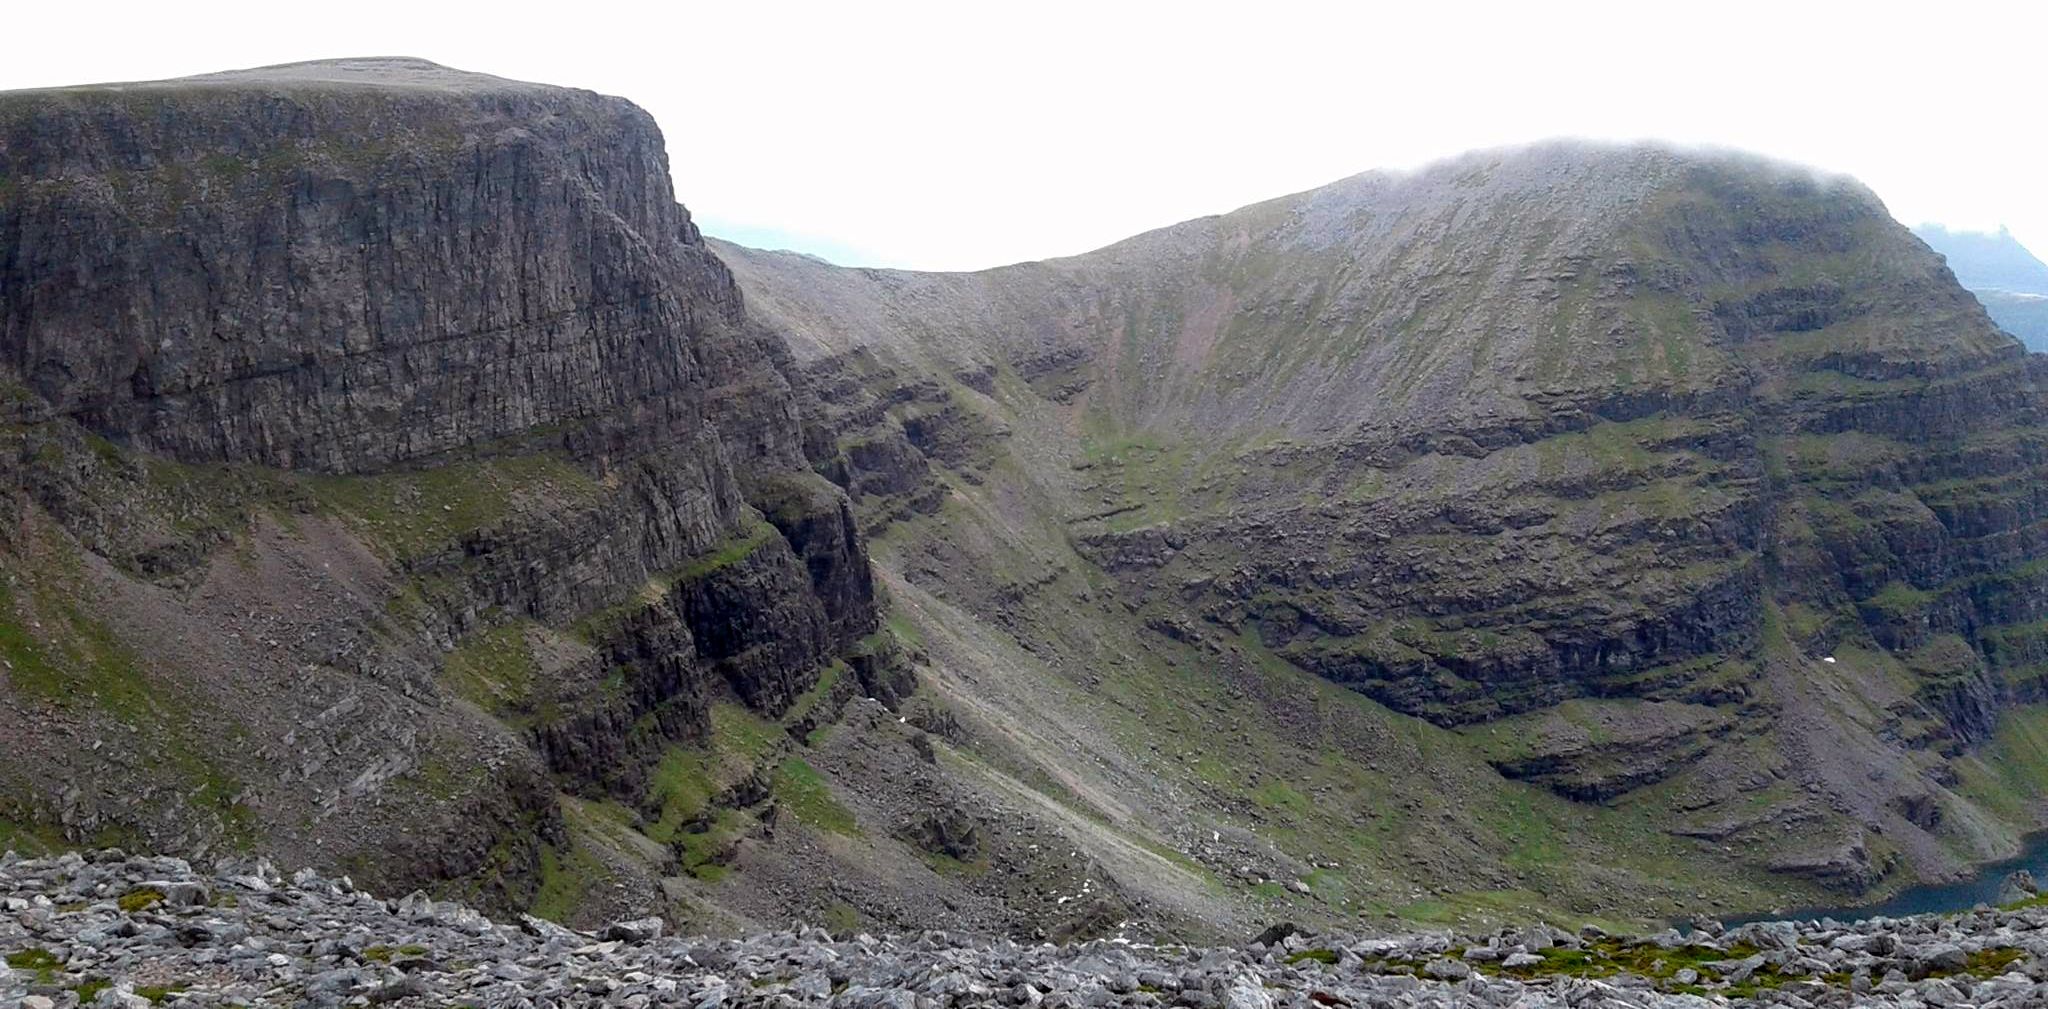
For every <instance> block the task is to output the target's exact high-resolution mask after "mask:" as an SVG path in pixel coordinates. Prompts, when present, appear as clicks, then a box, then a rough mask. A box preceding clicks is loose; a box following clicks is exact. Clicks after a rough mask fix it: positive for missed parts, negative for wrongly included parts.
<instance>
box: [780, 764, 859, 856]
mask: <svg viewBox="0 0 2048 1009" xmlns="http://www.w3.org/2000/svg"><path fill="white" fill-rule="evenodd" d="M775 797H776V798H777V799H780V800H781V801H782V804H783V808H785V809H788V810H789V811H790V813H791V814H793V815H794V816H795V817H796V818H797V819H799V820H802V821H803V822H805V823H807V824H810V825H811V826H813V827H817V828H819V829H821V830H829V831H831V832H833V833H835V834H844V835H847V836H849V837H857V836H859V835H860V825H859V824H857V823H855V822H854V818H853V811H852V810H850V809H847V808H846V807H845V806H843V805H840V803H839V800H837V799H835V798H833V797H832V790H831V787H830V786H828V785H827V784H826V783H825V778H824V776H823V775H820V774H819V773H818V771H817V769H816V768H814V767H812V766H811V765H810V764H808V763H805V762H804V760H803V759H802V758H800V757H788V758H785V759H784V760H783V761H782V764H781V765H780V766H779V767H777V768H776V769H775Z"/></svg>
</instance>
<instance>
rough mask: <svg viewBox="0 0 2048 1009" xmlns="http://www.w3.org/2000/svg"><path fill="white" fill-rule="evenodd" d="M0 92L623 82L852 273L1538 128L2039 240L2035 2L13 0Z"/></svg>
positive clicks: (1070, 230) (2045, 216)
mask: <svg viewBox="0 0 2048 1009" xmlns="http://www.w3.org/2000/svg"><path fill="white" fill-rule="evenodd" d="M14 7H15V9H12V10H10V11H9V12H8V13H7V15H6V17H5V19H4V20H5V23H6V25H7V28H8V34H9V36H10V37H11V38H10V42H9V44H8V46H7V50H8V52H7V57H6V59H5V60H4V61H0V88H18V87H35V86H44V85H60V84H77V83H85V82H90V81H105V80H136V79H147V78H156V77H169V76H177V75H182V74H190V73H200V72H204V71H210V70H221V69H228V68H232V67H244V66H255V65H260V64H266V63H281V62H288V61H293V60H302V59H317V58H323V57H332V56H359V55H410V56H423V57H426V58H429V59H433V60H437V61H439V62H442V63H446V64H449V65H452V66H457V67H462V68H464V69H470V70H479V71H484V72H488V73H494V74H500V75H503V76H507V77H518V78H525V79H529V80H536V81H546V82H550V83H556V84H566V85H575V86H578V87H586V88H592V89H595V90H599V91H604V92H609V93H612V94H619V95H625V96H627V97H629V98H632V99H633V100H634V101H637V102H639V103H640V104H641V105H643V106H645V107H646V108H647V109H649V110H650V111H651V112H653V113H654V115H655V117H656V118H657V119H658V120H659V121H660V122H661V125H662V127H663V129H664V130H665V131H666V132H667V136H668V143H669V151H670V155H671V160H672V162H673V166H674V170H675V177H676V191H677V194H678V195H679V196H680V198H681V199H682V200H683V202H685V203H687V204H688V205H689V206H690V207H691V209H692V210H693V211H694V212H695V213H696V215H697V217H698V220H699V221H700V222H701V223H702V224H703V225H704V227H705V229H706V230H707V231H709V232H711V233H713V234H720V235H725V236H728V237H732V238H735V239H737V240H741V241H746V242H749V243H750V244H760V245H770V246H779V247H789V248H798V249H803V250H806V251H811V252H815V253H818V254H820V255H823V256H825V257H826V258H829V259H833V260H836V261H839V262H844V263H851V264H859V265H890V266H909V267H920V268H928V269H963V268H976V267H984V266H992V265H996V264H999V263H1003V262H1009V261H1014V260H1020V259H1033V258H1039V257H1044V256H1052V255H1062V254H1067V253H1074V252H1080V251H1084V250H1086V249H1090V248H1093V247H1096V246H1099V245H1102V244H1105V243H1107V242H1110V241H1114V240H1116V239H1118V238H1122V237H1124V236H1126V235H1129V234H1133V233H1135V232H1138V231H1142V230H1145V229H1147V228H1152V227H1158V226H1161V225H1165V224H1170V223H1173V222H1175V221H1178V220H1182V219H1185V218H1188V217H1194V216H1199V215H1202V214H1209V213H1218V212H1221V211H1225V210H1229V209H1231V208H1233V207H1236V206H1239V205H1242V204H1245V203H1249V202H1252V201H1255V200H1260V199H1264V198H1267V197H1271V196H1277V195H1280V194H1283V193H1287V192H1292V191H1295V190H1299V189H1305V188H1309V187H1311V186H1315V185H1319V184H1321V183H1324V182H1328V181H1331V180H1333V179H1336V178H1340V177H1342V176H1345V175H1350V174H1352V173H1355V172H1359V171H1363V170H1365V169H1369V168H1374V167H1381V166H1409V165H1415V164H1419V163H1422V162H1425V161H1428V160H1431V159H1434V158H1437V157H1442V156H1445V155H1449V154H1454V153H1457V152H1459V151H1463V150H1468V149H1471V148H1475V147H1487V146H1495V145H1499V144H1504V143H1513V142H1519V141H1526V140H1534V139H1540V138H1544V137H1551V136H1559V135H1574V136H1587V137H1603V138H1636V137H1657V138H1665V139H1670V140H1677V141H1684V142H1693V143H1711V144H1717V145H1721V146H1728V147H1737V148H1745V149H1749V150H1754V151H1759V152H1762V153H1766V154H1772V155H1776V156H1779V157H1784V158H1790V159H1794V160H1798V161H1802V162H1806V163H1808V164H1812V165H1815V166H1818V167H1821V168H1825V169H1831V170H1835V171H1841V172H1846V173H1849V174H1852V175H1856V176H1858V177H1860V178H1862V179H1863V180H1864V181H1865V182H1867V183H1869V184H1870V185H1871V186H1872V187H1873V188H1875V189H1876V190H1877V192H1878V193H1879V194H1880V195H1881V196H1883V197H1884V199H1885V200H1886V202H1887V203H1888V204H1889V205H1890V206H1891V208H1892V211H1893V213H1894V214H1895V215H1897V216H1898V217H1899V218H1900V219H1902V220H1904V221H1906V222H1908V223H1918V222H1920V221H1924V220H1931V221H1941V222H1944V223H1947V224H1950V225H1953V226H1962V227H1974V228H1989V227H1993V226H1996V225H1998V224H2000V223H2005V224H2009V225H2010V226H2011V227H2012V229H2013V231H2014V232H2015V233H2016V234H2017V235H2018V236H2019V238H2020V239H2021V240H2022V241H2025V242H2027V243H2028V244H2029V245H2030V246H2031V247H2032V248H2033V249H2034V250H2035V251H2036V252H2037V253H2041V254H2043V255H2044V256H2048V195H2044V185H2048V181H2044V180H2048V166H2044V163H2043V161H2044V155H2048V121H2044V120H2048V117H2044V112H2048V100H2044V97H2043V96H2044V94H2048V90H2044V89H2048V3H2041V2H2038V0H2036V2H2030V3H2021V2H2012V3H2000V4H1992V3H1969V2H1955V0H1944V2H1939V3H1933V2H1912V3H1883V2H1882V0H1873V2H1865V3H1857V4H1819V3H1799V2H1795V0H1774V2H1769V3H1750V2H1721V0H1706V2H1691V3H1682V4H1681V3H1670V2H1663V3H1660V2H1654V0H1652V2H1643V0H1636V2H1631V3H1615V4H1574V5H1566V4H1551V3H1537V2H1524V3H1513V4H1502V5H1493V4H1459V3H1448V2H1437V0H1416V2H1412V3H1399V4H1394V3H1380V4H1365V3H1358V4H1345V5H1335V4H1332V5H1328V7H1327V8H1326V7H1325V6H1323V5H1309V4H1295V3H1287V2H1276V0H1245V2H1239V3H1234V4H1228V5H1219V6H1215V7H1207V6H1203V5H1200V4H1194V3H1170V4H1117V3H1111V2H1107V0H1097V2H1094V3H1072V4H1069V3H1061V2H1041V0H1033V2H1028V3H1014V4H1001V5H998V4H994V3H979V2H973V0H956V2H952V3H939V4H928V5H927V4H919V5H912V4H885V5H877V6H873V7H870V6H866V5H860V4H852V3H839V4H819V5H798V4H782V3H772V2H754V0H721V2H718V3H693V2H679V3H668V4H661V5H658V6H657V5H647V6H645V7H642V6H640V5H628V4H617V3H607V2H602V0H584V2H577V3H563V2H560V0H555V2H550V3H547V4H521V3H516V2H500V3H489V4H485V3H465V4H461V5H441V4H436V3H432V2H427V0H412V2H404V3H393V2H388V0H365V2H356V0H351V2H347V3H340V4H290V3H278V2H276V0H266V2H262V3H240V2H236V3H204V2H186V3H175V2H164V0H152V2H150V3H147V4H142V3H132V4H131V3H126V2H112V3H105V2H102V3H72V4H62V3H24V4H19V5H14Z"/></svg>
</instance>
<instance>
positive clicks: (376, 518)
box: [306, 455, 598, 560]
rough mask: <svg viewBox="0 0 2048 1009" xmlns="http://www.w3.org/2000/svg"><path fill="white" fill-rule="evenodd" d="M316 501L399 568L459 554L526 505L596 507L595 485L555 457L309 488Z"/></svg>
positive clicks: (339, 480)
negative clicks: (353, 525) (467, 541)
mask: <svg viewBox="0 0 2048 1009" xmlns="http://www.w3.org/2000/svg"><path fill="white" fill-rule="evenodd" d="M306 485H307V488H308V489H309V490H310V491H311V492H312V495H313V497H314V499H315V500H317V501H319V502H320V503H321V504H322V505H324V506H326V507H328V508H330V509H332V510H334V511H337V512H340V513H343V514H346V515H348V516H350V517H352V518H354V519H355V520H356V521H357V522H358V523H360V524H361V525H362V526H363V528H364V529H365V531H366V532H367V533H368V534H369V536H370V538H371V539H372V540H374V541H375V542H378V543H381V544H383V545H384V546H385V547H387V548H388V549H389V550H390V551H391V552H392V554H393V555H394V556H395V557H397V558H398V559H399V560H413V559H417V558H420V557H424V556H427V555H430V554H433V553H436V552H438V551H440V550H443V549H446V548H448V547H450V546H453V545H454V544H455V543H456V542H457V541H458V540H459V539H460V538H461V537H462V536H463V535H464V534H466V533H470V532H474V531H476V530H480V529H484V528H487V527H489V526H491V525H494V524H495V523H497V522H499V521H501V520H502V519H504V518H505V516H507V515H509V514H510V513H511V512H512V510H513V509H514V508H515V507H516V506H517V505H518V503H519V501H520V500H521V499H522V498H527V497H534V498H540V499H544V500H551V501H557V502H559V501H561V500H563V499H569V500H573V501H594V500H596V498H597V496H598V485H597V482H596V481H594V480H592V479H591V478H590V476H589V475H588V474H586V473H584V472H583V471H582V470H579V469H577V468H576V467H574V466H572V465H570V464H569V462H568V461H567V460H565V459H562V458H560V457H558V456H553V455H532V456H514V457H508V458H503V459H491V460H483V461H471V462H456V463H448V464H445V465H441V466H436V467H433V468H431V469H422V470H407V471H400V472H393V473H380V474H375V475H371V476H320V477H311V478H308V479H307V481H306Z"/></svg>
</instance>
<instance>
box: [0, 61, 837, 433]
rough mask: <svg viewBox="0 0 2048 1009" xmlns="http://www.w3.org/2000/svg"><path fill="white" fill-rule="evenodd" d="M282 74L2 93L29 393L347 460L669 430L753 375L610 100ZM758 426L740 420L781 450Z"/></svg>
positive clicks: (1, 258) (648, 145) (641, 117)
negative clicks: (563, 435)
mask: <svg viewBox="0 0 2048 1009" xmlns="http://www.w3.org/2000/svg"><path fill="white" fill-rule="evenodd" d="M393 63H395V64H396V65H395V66H394V65H391V64H393ZM306 76H307V72H305V71H303V70H301V71H298V72H295V71H294V70H293V69H292V68H283V69H280V70H276V71H271V72H267V73H266V72H254V73H250V74H244V75H221V76H219V77H215V78H207V79H198V80H188V81H179V82H172V83H167V84H142V85H127V86H119V87H104V88H90V89H70V90H59V91H44V92H26V93H18V94H14V95H9V96H7V98H6V99H5V101H4V102H0V173H4V174H5V176H6V177H7V178H8V179H9V180H10V184H9V187H8V189H7V191H6V195H5V198H4V199H0V250H4V251H0V284H4V286H5V288H6V290H7V292H8V295H7V298H6V300H5V302H4V314H0V355H4V356H5V358H6V359H7V360H8V361H9V362H11V363H12V364H13V365H14V367H15V368H16V369H17V370H18V371H19V373H20V374H21V375H22V376H23V377H24V379H26V381H27V382H28V384H29V385H30V387H31V388H32V389H34V390H35V391H36V392H37V393H38V394H40V395H41V396H42V397H43V398H44V399H46V400H47V401H49V403H50V404H51V405H52V406H53V407H54V408H55V409H56V410H58V411H59V412H61V413H64V414H68V415H72V416H75V417H77V418H79V419H80V421H81V422H82V423H84V424H86V426H88V427H90V428H92V429H94V430H96V431H99V432H102V433H104V434H106V435H107V436H108V437H111V438H113V439H115V440H116V441H117V442H122V443H130V444H134V445H135V446H137V447H140V448H145V449H148V450H151V451H154V452H159V453H162V454H166V455H169V456H172V457H174V458H179V459H187V460H232V461H250V462H260V463H265V464H269V465H277V466H290V467H294V468H300V469H322V470H329V471H361V470H370V469H376V468H380V467H382V466H386V465H389V464H391V463H393V462H397V461H401V460H407V459H416V458H420V457H423V456H428V455H432V454H434V453H436V452H442V451H446V450H448V449H452V448H457V447H462V446H466V445H472V444H476V443H479V442H487V441H491V440H493V439H498V438H502V437H505V436H508V435H513V434H517V433H520V432H524V431H527V430H529V429H532V428H534V427H537V426H541V425H548V424H555V423H562V422H567V421H579V420H584V419H588V418H592V417H596V416H601V415H610V414H626V413H630V416H629V417H628V416H622V417H621V418H620V419H621V421H622V422H629V423H630V424H631V425H632V426H634V427H636V428H644V427H656V428H659V427H663V426H675V427H679V428H685V429H687V428H691V427H695V426H698V425H700V424H702V423H704V422H705V420H706V419H707V418H706V417H705V416H703V414H704V413H705V412H706V410H707V407H706V406H705V405H704V403H703V396H704V393H705V391H706V390H708V389H711V388H714V387H717V386H720V385H725V384H728V383H731V382H734V381H737V380H740V379H742V378H746V377H748V375H749V372H750V371H751V370H752V369H755V368H758V367H760V366H762V365H763V364H764V363H765V364H768V365H771V366H772V365H773V363H774V357H775V354H776V353H777V348H775V347H774V345H773V344H772V343H769V342H765V341H760V340H757V339H755V338H752V337H749V336H746V335H745V334H744V333H742V332H741V330H742V328H743V327H741V326H740V325H739V324H740V320H741V316H742V308H741V304H740V299H739V297H738V295H737V292H736V291H735V289H734V288H733V286H732V284H731V281H730V278H729V277H728V276H727V274H726V272H725V270H724V268H723V267H722V266H721V265H720V264H719V262H718V261H717V259H716V257H714V256H712V255H710V254H709V253H708V252H707V251H706V250H705V249H704V248H703V245H702V243H701V240H700V239H699V238H698V235H697V232H696V229H695V228H694V226H693V225H692V224H691V223H690V219H689V216H688V214H687V213H686V212H685V211H684V210H682V208H681V207H680V206H679V205H678V204H677V203H676V202H675V199H674V196H673V194H672V192H671V190H670V187H669V181H668V172H667V160H666V155H665V154H664V152H663V147H662V141H661V134H660V131H659V130H658V129H656V128H655V125H654V123H653V120H652V119H650V118H649V117H648V116H647V114H646V113H644V112H642V111H640V110H639V109H638V108H635V107H634V106H632V105H631V104H629V103H627V102H625V101H623V100H621V99H616V98H606V97H601V96H598V95H593V94H589V93H585V92H576V91H569V90H565V89H557V88H541V87H534V86H528V85H514V84H512V83H511V82H493V81H490V80H489V79H482V78H465V77H464V76H463V75H456V74H454V73H453V72H449V71H440V70H437V69H433V68H430V67H428V66H427V65H417V64H412V63H407V62H405V61H389V62H387V63H381V64H380V63H374V62H371V61H362V62H359V63H354V64H348V65H346V66H343V67H339V68H334V69H330V70H329V71H328V72H327V73H326V75H325V76H326V77H327V78H331V79H305V78H306ZM762 377H763V378H765V379H768V380H770V381H772V380H773V376H772V375H770V376H762ZM783 427H784V428H785V430H782V431H779V432H778V431H774V430H772V429H765V428H764V429H762V430H758V431H750V432H747V434H748V436H749V437H750V438H754V439H757V440H760V441H763V442H767V443H768V444H766V445H763V446H761V447H764V448H773V449H776V450H779V451H780V452H781V454H782V456H783V458H784V459H789V458H793V455H792V453H793V452H794V451H795V450H796V449H797V447H798V444H799V443H798V442H796V441H795V440H794V438H793V434H794V432H793V425H788V424H784V425H783ZM778 442H779V444H777V443H778ZM748 447H749V448H753V447H754V446H751V445H750V446H748Z"/></svg>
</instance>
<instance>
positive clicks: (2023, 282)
mask: <svg viewBox="0 0 2048 1009" xmlns="http://www.w3.org/2000/svg"><path fill="white" fill-rule="evenodd" d="M1913 233H1914V234H1916V235H1918V236H1920V240H1921V241H1923V242H1926V243H1927V244H1928V245H1930V246H1933V248H1934V251H1936V252H1939V253H1941V254H1942V255H1943V256H1946V257H1948V266H1949V269H1951V270H1953V271H1955V275H1956V279H1957V280H1960V281H1962V282H1963V286H1964V287H1967V288H1969V289H1970V290H1971V291H1972V292H1973V293H1975V294H1976V295H1977V300H1978V301H1981V302H1983V303H1984V309H1985V311H1988V312H1990V313H1991V318H1992V319H1993V320H1994V321H1996V322H1997V323H1998V324H1999V325H2000V326H2001V327H2003V328H2004V329H2005V330H2006V331H2007V332H2009V333H2011V334H2013V335H2014V336H2017V337H2019V338H2020V342H2022V343H2025V344H2026V345H2027V349H2029V350H2036V351H2048V263H2043V262H2041V260H2040V259H2039V258H2038V257H2036V256H2035V255H2034V254H2033V253H2032V252H2030V251H2028V250H2027V247H2026V246H2024V245H2021V244H2020V243H2019V241H2018V240H2017V239H2015V238H2013V237H2012V232H2010V231H2007V230H2005V229H2004V228H2000V229H1998V231H1997V233H1995V234H1994V233H1991V232H1986V231H1950V230H1948V229H1947V228H1944V227H1942V226H1941V225H1938V224H1923V225H1921V226H1920V227H1918V228H1915V229H1913Z"/></svg>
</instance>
